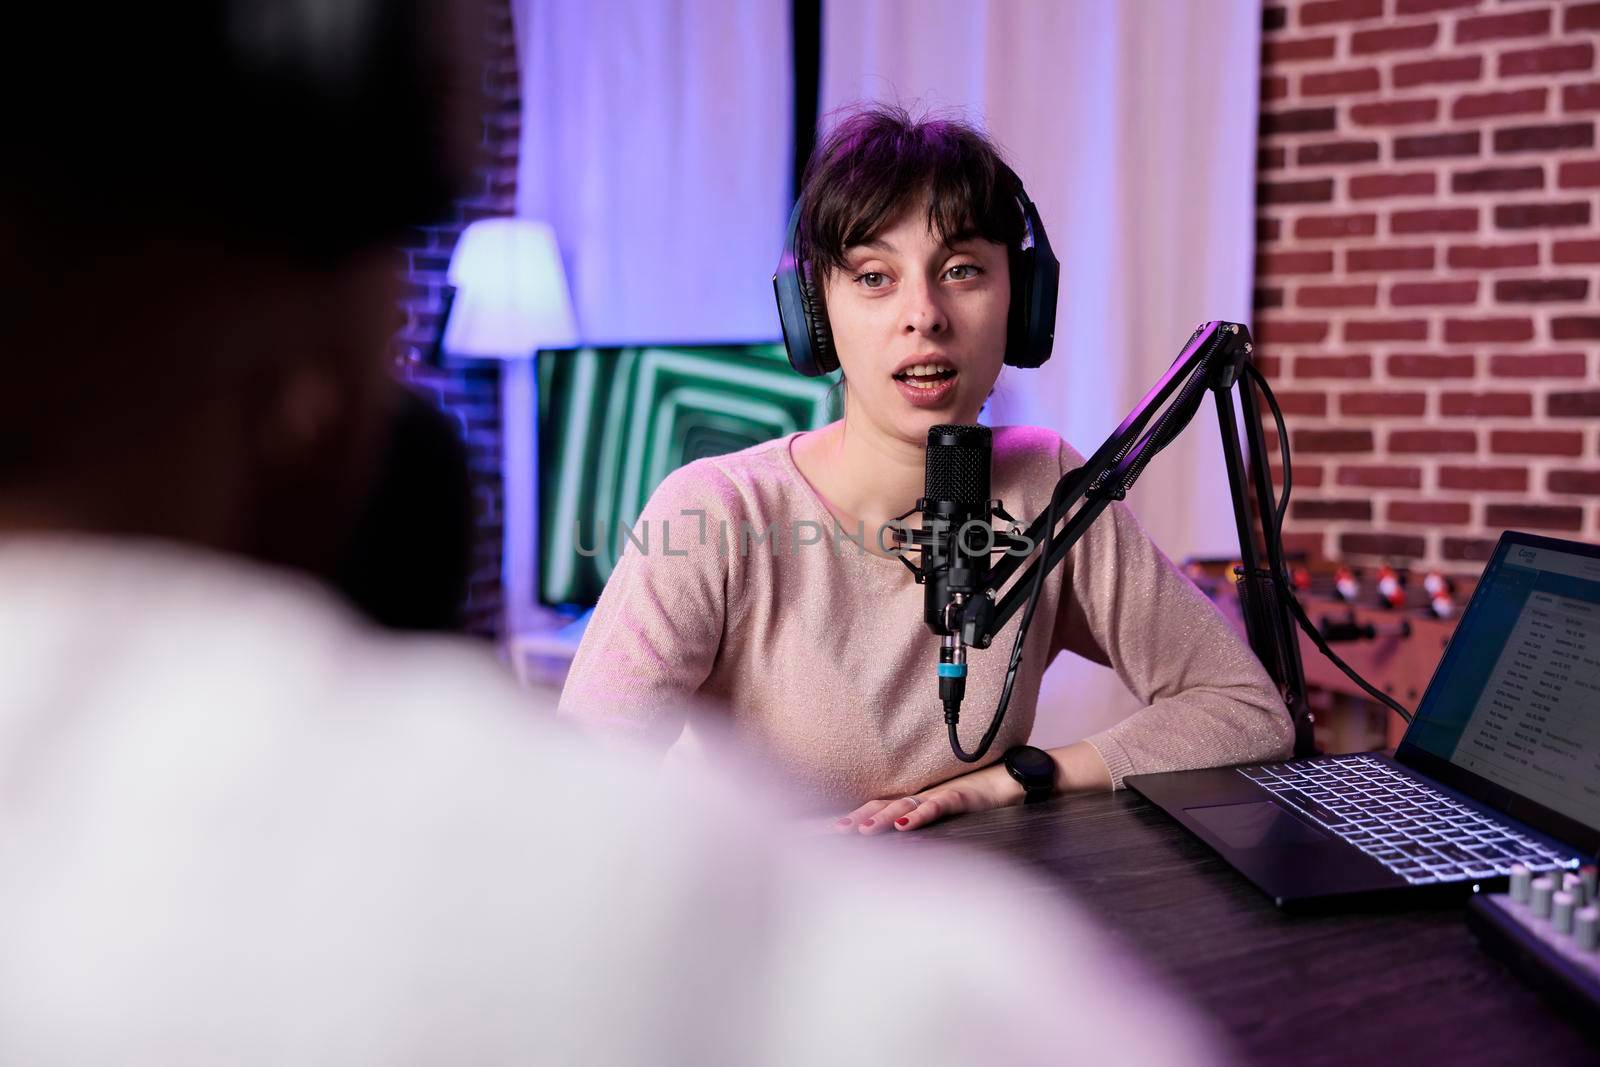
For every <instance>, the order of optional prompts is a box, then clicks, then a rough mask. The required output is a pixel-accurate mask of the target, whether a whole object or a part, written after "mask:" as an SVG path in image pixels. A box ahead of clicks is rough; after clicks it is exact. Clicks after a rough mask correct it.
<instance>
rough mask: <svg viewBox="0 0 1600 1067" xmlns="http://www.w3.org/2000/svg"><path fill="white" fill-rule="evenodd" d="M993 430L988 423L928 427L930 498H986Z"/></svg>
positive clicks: (983, 500) (964, 501)
mask: <svg viewBox="0 0 1600 1067" xmlns="http://www.w3.org/2000/svg"><path fill="white" fill-rule="evenodd" d="M993 451H994V434H993V433H992V432H991V431H990V429H989V427H987V426H959V425H951V426H935V427H933V429H931V430H929V431H928V465H927V471H926V479H925V484H926V491H925V492H924V494H923V495H924V496H925V497H927V499H929V500H949V501H954V502H955V503H957V504H984V503H987V502H988V500H989V463H990V457H991V455H992V453H993Z"/></svg>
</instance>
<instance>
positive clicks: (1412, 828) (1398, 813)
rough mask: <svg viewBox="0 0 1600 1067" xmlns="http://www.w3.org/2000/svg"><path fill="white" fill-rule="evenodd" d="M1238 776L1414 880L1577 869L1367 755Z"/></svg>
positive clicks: (1309, 761) (1275, 766)
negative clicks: (1519, 867) (1516, 867)
mask: <svg viewBox="0 0 1600 1067" xmlns="http://www.w3.org/2000/svg"><path fill="white" fill-rule="evenodd" d="M1239 773H1240V774H1242V775H1244V776H1245V777H1246V778H1248V779H1250V780H1251V781H1252V782H1255V783H1256V784H1257V785H1259V786H1261V787H1262V788H1263V789H1267V790H1269V791H1271V792H1272V794H1273V795H1274V796H1276V797H1278V799H1280V800H1282V801H1285V802H1286V803H1288V804H1289V805H1290V806H1291V807H1293V808H1295V809H1296V810H1298V811H1299V812H1301V813H1302V814H1304V815H1306V816H1309V817H1310V818H1311V819H1313V820H1315V821H1316V822H1318V823H1321V824H1322V825H1323V826H1325V827H1326V828H1327V829H1329V830H1330V831H1332V832H1333V833H1335V834H1337V835H1338V836H1340V837H1342V838H1344V839H1345V840H1346V841H1348V842H1350V843H1351V844H1352V845H1354V846H1355V847H1356V848H1359V849H1360V850H1361V851H1362V852H1365V853H1366V854H1367V855H1369V856H1371V857H1372V858H1373V859H1375V860H1377V861H1378V862H1379V863H1381V864H1383V865H1384V866H1385V867H1387V868H1389V869H1390V870H1391V871H1393V872H1394V873H1396V874H1398V875H1400V876H1401V877H1402V878H1404V879H1405V880H1406V881H1408V882H1410V883H1412V884H1413V885H1424V884H1427V883H1429V882H1456V881H1464V880H1466V879H1469V878H1492V877H1494V876H1496V875H1502V874H1509V873H1510V872H1511V865H1512V864H1513V863H1520V864H1523V865H1524V866H1526V867H1528V868H1529V869H1530V870H1534V871H1550V870H1557V869H1576V868H1577V867H1578V863H1579V861H1578V860H1577V859H1574V858H1571V857H1570V855H1569V854H1567V853H1563V852H1560V851H1558V850H1556V849H1553V848H1549V847H1548V846H1546V845H1544V844H1542V843H1540V842H1538V841H1535V840H1534V839H1533V838H1531V837H1529V836H1528V835H1526V834H1523V833H1520V832H1519V831H1517V830H1514V829H1512V828H1511V827H1509V826H1507V825H1505V824H1504V823H1501V822H1498V821H1496V820H1495V819H1493V818H1490V817H1489V816H1487V815H1483V814H1480V813H1479V812H1477V811H1475V810H1474V809H1472V808H1469V807H1468V806H1466V805H1465V804H1462V803H1460V802H1459V801H1457V800H1455V799H1453V798H1451V797H1449V796H1447V795H1445V794H1444V793H1441V792H1439V791H1438V790H1437V789H1434V788H1432V787H1431V786H1429V785H1427V784H1426V783H1424V782H1422V781H1419V780H1418V779H1416V778H1412V777H1410V776H1409V775H1405V774H1401V773H1399V772H1398V771H1396V770H1394V768H1392V767H1390V766H1389V765H1388V764H1386V763H1382V762H1380V761H1379V760H1376V759H1373V758H1372V757H1371V756H1359V755H1357V756H1326V757H1322V758H1318V759H1304V760H1294V761H1292V762H1290V763H1275V764H1271V765H1268V766H1264V767H1241V768H1240V769H1239Z"/></svg>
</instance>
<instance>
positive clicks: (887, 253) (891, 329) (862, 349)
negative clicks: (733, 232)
mask: <svg viewBox="0 0 1600 1067" xmlns="http://www.w3.org/2000/svg"><path fill="white" fill-rule="evenodd" d="M927 218H928V216H927V210H926V207H925V205H923V204H921V203H917V202H914V204H913V206H910V207H908V208H907V209H906V210H905V211H904V212H903V213H902V214H901V215H900V217H899V218H898V219H896V220H895V221H894V222H893V224H891V225H890V226H889V227H888V228H887V229H885V230H884V231H883V232H882V233H880V234H878V235H877V237H876V238H875V239H874V240H872V241H871V242H869V243H867V244H864V245H855V246H852V247H850V248H847V249H845V266H844V268H843V269H841V270H835V271H834V272H833V273H832V274H831V275H830V276H829V277H828V280H827V283H826V285H825V288H824V292H823V297H824V299H825V300H826V302H827V309H828V323H829V325H830V326H831V327H832V329H833V340H834V345H835V347H836V348H837V350H838V353H839V365H840V366H841V367H843V368H844V376H845V379H846V380H847V381H848V382H849V400H848V403H847V405H846V409H845V410H846V418H847V419H849V420H850V421H852V422H853V421H855V420H856V419H858V418H860V419H865V420H867V421H868V422H870V423H871V424H872V425H873V426H874V427H876V428H877V429H878V430H880V431H882V432H884V433H886V434H889V435H890V436H893V437H896V438H899V439H901V440H904V441H906V442H908V443H911V444H915V445H917V446H918V447H921V446H922V445H925V444H926V443H927V440H928V430H929V428H930V427H933V426H937V425H939V424H940V423H971V422H976V421H977V418H978V409H979V408H981V407H982V406H983V402H984V400H985V399H986V398H987V397H988V395H989V391H990V390H991V389H993V388H994V382H995V379H996V378H997V377H998V376H999V374H1000V367H1001V364H1002V363H1003V362H1004V360H1005V346H1006V312H1007V308H1008V307H1009V305H1010V301H1011V276H1010V266H1009V264H1008V262H1007V259H1006V249H1005V246H1004V245H1000V244H996V243H995V242H993V241H990V240H986V239H985V238H982V237H978V236H975V235H973V236H965V237H962V236H958V235H957V236H952V237H951V238H950V243H949V244H945V243H944V242H943V241H941V240H940V239H939V237H938V236H937V235H935V234H933V233H931V232H930V231H929V229H928V225H927Z"/></svg>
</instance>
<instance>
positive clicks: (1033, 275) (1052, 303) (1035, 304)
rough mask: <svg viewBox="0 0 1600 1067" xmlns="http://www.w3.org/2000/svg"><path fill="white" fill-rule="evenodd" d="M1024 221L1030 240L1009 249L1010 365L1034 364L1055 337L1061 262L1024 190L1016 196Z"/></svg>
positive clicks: (1040, 360)
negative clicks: (1019, 246)
mask: <svg viewBox="0 0 1600 1067" xmlns="http://www.w3.org/2000/svg"><path fill="white" fill-rule="evenodd" d="M1018 199H1019V200H1021V202H1022V210H1023V215H1024V217H1025V219H1026V221H1027V227H1028V233H1029V238H1030V244H1029V247H1027V248H1014V249H1012V250H1011V256H1010V262H1011V307H1010V309H1009V312H1008V315H1009V317H1008V320H1007V323H1006V358H1005V362H1006V365H1007V366H1010V367H1037V366H1039V365H1040V364H1042V363H1044V361H1045V360H1047V359H1049V358H1050V350H1051V349H1052V348H1053V347H1055V339H1056V297H1057V296H1058V293H1059V290H1060V287H1061V264H1060V262H1059V261H1058V260H1057V259H1056V256H1055V252H1054V251H1052V250H1051V248H1050V238H1049V237H1048V236H1047V235H1046V234H1045V232H1044V223H1043V222H1042V221H1041V220H1040V219H1039V212H1038V209H1037V208H1035V207H1034V206H1033V202H1032V201H1031V200H1028V199H1027V198H1026V194H1021V195H1019V197H1018Z"/></svg>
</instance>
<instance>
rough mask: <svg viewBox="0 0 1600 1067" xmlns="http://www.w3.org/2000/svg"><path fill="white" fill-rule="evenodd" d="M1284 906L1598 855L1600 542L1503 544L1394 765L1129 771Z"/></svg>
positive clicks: (1447, 891) (1514, 535) (1509, 539)
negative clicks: (1154, 771)
mask: <svg viewBox="0 0 1600 1067" xmlns="http://www.w3.org/2000/svg"><path fill="white" fill-rule="evenodd" d="M1126 781H1127V785H1128V787H1129V788H1131V789H1133V790H1135V791H1137V792H1138V793H1140V794H1141V795H1143V796H1144V797H1146V798H1147V799H1149V800H1150V801H1151V802H1152V803H1154V804H1155V805H1156V806H1158V807H1160V808H1161V809H1162V810H1163V811H1165V812H1166V813H1167V814H1169V815H1171V816H1172V817H1173V818H1175V819H1177V820H1178V821H1179V822H1181V823H1182V824H1183V825H1184V826H1185V827H1187V828H1188V829H1189V831H1190V832H1191V833H1193V834H1194V835H1195V836H1197V837H1199V838H1200V839H1201V840H1202V841H1204V842H1205V843H1206V844H1208V845H1210V846H1211V847H1212V848H1213V849H1215V850H1216V851H1217V852H1219V853H1220V854H1221V855H1222V857H1223V859H1225V860H1227V861H1228V862H1229V863H1230V864H1232V865H1233V867H1234V868H1235V869H1236V870H1238V871H1239V873H1240V874H1243V875H1244V876H1245V877H1246V878H1248V879H1249V880H1250V881H1252V882H1254V883H1255V884H1256V885H1257V886H1258V887H1260V888H1261V889H1263V890H1265V891H1266V893H1267V894H1268V895H1269V896H1271V897H1272V899H1273V900H1274V901H1275V902H1276V903H1277V904H1278V906H1279V907H1283V908H1292V907H1301V906H1315V905H1317V904H1325V903H1330V902H1336V901H1337V902H1342V903H1350V902H1351V898H1368V899H1371V900H1376V899H1379V898H1383V897H1387V896H1391V895H1404V897H1406V898H1408V899H1412V900H1414V899H1415V898H1416V897H1418V896H1444V897H1465V896H1466V895H1468V894H1469V893H1474V892H1479V891H1488V890H1496V889H1499V888H1501V887H1502V885H1503V883H1504V882H1505V881H1506V880H1507V876H1508V875H1509V874H1510V872H1511V868H1512V866H1513V865H1514V864H1522V865H1523V866H1526V867H1528V868H1530V869H1531V870H1533V871H1552V870H1553V871H1560V870H1576V869H1577V868H1579V867H1580V866H1584V865H1587V864H1592V863H1594V862H1595V860H1596V854H1597V851H1600V547H1596V546H1593V545H1586V544H1581V543H1578V542H1574V541H1563V540H1558V539H1556V538H1551V537H1541V536H1538V535H1534V534H1527V533H1518V532H1508V533H1505V534H1503V535H1501V537H1500V541H1499V543H1498V544H1497V545H1496V546H1495V550H1494V554H1493V555H1492V556H1491V557H1490V559H1489V562H1488V565H1487V566H1486V567H1485V568H1484V572H1483V578H1482V580H1481V581H1480V582H1479V583H1478V587H1477V589H1476V591H1475V592H1474V593H1473V596H1472V599H1471V601H1470V602H1469V603H1468V605H1467V608H1466V610H1465V611H1464V612H1463V613H1462V615H1461V619H1460V622H1459V623H1458V624H1457V626H1456V630H1455V633H1454V636H1453V637H1452V638H1451V640H1450V643H1449V645H1448V647H1447V648H1446V649H1445V653H1444V657H1443V658H1442V659H1441V660H1440V662H1439V666H1438V667H1437V668H1436V669H1435V671H1434V675H1433V678H1432V680H1431V681H1430V682H1429V683H1428V688H1427V691H1426V692H1424V693H1423V695H1422V700H1421V702H1420V703H1419V704H1418V706H1417V711H1416V715H1415V720H1414V721H1413V722H1412V723H1411V725H1410V726H1409V727H1408V728H1407V730H1406V733H1405V737H1404V738H1403V739H1402V740H1401V742H1400V746H1399V748H1398V749H1397V750H1396V751H1395V754H1394V757H1393V758H1392V759H1391V758H1388V757H1386V756H1383V755H1378V754H1374V753H1363V754H1357V755H1345V756H1319V757H1313V758H1308V759H1296V760H1290V761H1288V762H1283V763H1266V764H1257V765H1251V766H1242V767H1220V768H1213V769H1209V770H1198V771H1178V772H1174V773H1168V774H1140V775H1133V776H1131V777H1129V778H1128V779H1127V780H1126Z"/></svg>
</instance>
